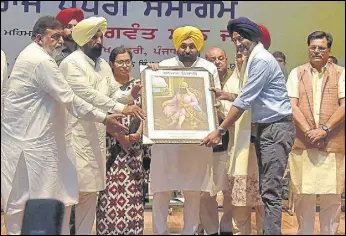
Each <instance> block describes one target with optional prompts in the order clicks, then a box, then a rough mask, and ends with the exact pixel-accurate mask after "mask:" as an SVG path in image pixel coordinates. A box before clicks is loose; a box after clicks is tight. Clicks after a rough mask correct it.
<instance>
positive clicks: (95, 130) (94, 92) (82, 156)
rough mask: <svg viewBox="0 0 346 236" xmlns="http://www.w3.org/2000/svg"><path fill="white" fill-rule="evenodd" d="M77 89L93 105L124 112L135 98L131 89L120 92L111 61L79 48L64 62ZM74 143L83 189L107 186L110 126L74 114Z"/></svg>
mask: <svg viewBox="0 0 346 236" xmlns="http://www.w3.org/2000/svg"><path fill="white" fill-rule="evenodd" d="M59 68H60V70H61V72H62V74H63V75H64V76H65V79H66V81H67V82H68V83H69V85H70V86H71V88H72V89H73V91H74V93H76V95H78V96H79V97H80V98H82V99H84V100H85V101H86V102H88V103H90V104H92V105H93V106H95V107H97V108H99V109H101V110H103V111H104V112H107V111H115V112H121V111H122V110H123V109H124V107H125V105H124V104H121V103H119V102H118V101H117V100H121V102H123V103H125V104H126V103H130V102H132V101H133V98H132V97H131V94H130V93H128V92H127V93H120V94H119V84H117V83H116V82H115V79H114V77H113V73H112V70H111V68H110V66H109V65H108V63H107V62H106V61H105V60H104V59H102V58H99V59H98V60H97V61H96V63H95V62H94V61H93V60H92V59H90V58H89V57H88V56H87V55H85V53H84V52H82V51H81V50H77V51H75V52H73V53H72V54H70V55H69V56H67V57H66V58H65V59H64V60H63V61H62V62H61V64H60V67H59ZM71 126H72V134H73V135H72V140H73V142H72V144H73V149H74V151H75V152H76V157H77V159H76V160H77V171H78V183H79V191H80V192H93V191H102V190H104V188H105V187H106V128H105V126H104V125H102V124H98V123H95V122H93V121H85V120H79V119H76V118H73V117H72V118H71Z"/></svg>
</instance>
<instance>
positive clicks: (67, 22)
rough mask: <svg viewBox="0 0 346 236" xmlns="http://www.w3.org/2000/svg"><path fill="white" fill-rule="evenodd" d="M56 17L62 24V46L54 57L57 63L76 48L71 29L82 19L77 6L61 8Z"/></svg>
mask: <svg viewBox="0 0 346 236" xmlns="http://www.w3.org/2000/svg"><path fill="white" fill-rule="evenodd" d="M56 19H57V20H58V21H60V23H61V24H63V25H64V36H63V37H64V45H63V46H62V50H61V53H60V54H59V55H57V56H56V57H55V61H56V63H57V64H58V65H60V63H61V62H62V60H63V59H64V58H66V57H67V56H68V55H70V54H71V53H72V52H74V51H76V50H77V44H76V42H75V41H74V40H73V38H72V30H73V28H74V27H75V26H76V25H77V23H78V22H80V21H81V20H83V19H84V14H83V11H82V10H81V9H79V8H67V9H64V10H61V11H60V12H59V13H58V14H57V15H56Z"/></svg>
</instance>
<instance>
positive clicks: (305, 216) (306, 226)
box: [294, 194, 341, 235]
mask: <svg viewBox="0 0 346 236" xmlns="http://www.w3.org/2000/svg"><path fill="white" fill-rule="evenodd" d="M294 206H295V212H296V215H297V220H298V232H297V234H310V235H312V234H314V226H315V215H316V195H315V194H298V195H297V196H295V199H294ZM340 215H341V195H340V194H321V195H320V214H319V218H320V234H321V235H335V234H336V233H337V232H338V229H339V224H340Z"/></svg>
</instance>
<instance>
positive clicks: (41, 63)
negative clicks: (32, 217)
mask: <svg viewBox="0 0 346 236" xmlns="http://www.w3.org/2000/svg"><path fill="white" fill-rule="evenodd" d="M226 27H227V30H228V32H229V34H230V36H231V39H232V41H233V43H230V45H229V47H235V50H236V54H235V55H232V57H228V56H227V55H226V53H225V51H224V50H223V49H221V48H219V47H213V48H209V49H207V50H205V51H206V53H205V59H204V58H202V57H201V55H202V53H203V49H204V37H203V34H202V32H201V31H200V30H199V29H198V28H196V27H193V26H183V27H179V28H177V29H175V31H174V33H173V37H172V41H173V45H174V47H175V49H176V50H177V56H175V57H173V58H170V59H167V60H163V61H161V62H160V63H159V64H149V65H148V66H149V67H150V68H151V69H153V70H157V69H159V68H160V67H161V66H165V67H177V66H178V67H203V68H204V69H206V70H207V71H209V72H210V73H211V74H212V77H213V80H214V85H215V87H213V88H210V90H211V91H212V92H214V93H215V94H216V97H217V101H218V102H217V110H218V118H219V121H220V126H219V127H217V129H216V130H214V131H213V132H211V133H210V134H209V135H208V136H207V137H205V138H204V139H203V140H201V143H200V145H193V144H155V145H153V147H152V153H151V167H150V174H151V191H152V193H153V209H152V210H153V212H152V218H153V219H152V222H153V231H154V234H169V229H168V225H167V217H168V208H169V201H170V191H172V190H182V191H183V194H184V198H185V202H184V229H183V234H187V235H192V234H195V233H196V232H197V230H198V228H199V226H200V227H202V228H203V229H204V230H205V231H206V233H207V234H223V235H229V234H251V212H252V208H253V207H254V208H255V211H256V219H257V221H256V229H257V234H281V220H282V217H281V216H282V188H283V182H282V180H283V177H284V174H285V171H286V168H287V165H288V164H289V169H290V177H291V191H293V193H294V199H293V201H294V203H295V208H296V210H295V211H296V215H297V220H298V233H299V234H313V233H314V223H315V208H316V205H315V204H316V194H319V195H320V229H321V234H336V233H337V231H338V227H339V221H340V212H341V193H342V192H343V191H344V187H345V175H344V174H345V169H344V166H345V165H344V164H345V148H344V146H345V136H344V125H345V120H344V119H345V70H344V68H343V67H341V66H338V65H336V64H334V63H332V62H328V57H329V54H330V51H331V48H332V43H333V38H332V36H331V35H330V34H328V33H326V32H323V31H315V32H312V33H311V34H310V35H309V36H308V38H307V51H308V54H309V61H308V62H307V63H306V64H304V65H301V66H298V67H297V68H295V69H293V70H292V71H291V73H290V74H289V76H288V80H287V83H286V79H287V78H286V77H285V74H284V72H283V70H282V66H280V64H279V63H278V62H277V60H276V59H275V57H274V56H273V55H272V54H271V53H269V52H268V48H269V46H270V43H269V45H268V32H267V31H265V30H263V28H265V27H263V26H259V25H258V24H256V23H255V22H253V21H251V20H250V19H248V18H246V17H240V18H237V19H234V20H231V21H229V23H228V24H227V26H226ZM106 30H107V21H106V19H105V18H103V17H90V18H87V19H84V16H83V12H82V11H81V10H79V9H73V8H71V9H66V10H63V11H62V12H60V13H59V14H58V15H57V16H56V17H53V16H44V17H41V18H39V19H38V21H37V22H36V23H35V25H34V27H33V35H32V40H33V42H32V43H31V44H29V45H28V46H27V47H26V48H25V49H24V50H23V51H22V52H21V53H20V55H19V56H18V58H17V60H16V62H15V65H14V67H13V70H12V72H11V75H10V76H9V78H8V79H7V75H6V70H5V68H3V56H4V54H3V52H2V56H1V57H2V59H1V62H2V66H1V195H2V198H3V200H4V211H5V223H6V229H7V233H8V234H19V233H20V230H21V225H22V218H23V212H24V206H25V203H26V201H27V200H28V199H31V198H55V199H58V200H60V201H62V202H63V203H64V204H65V206H66V208H65V216H64V222H63V227H62V234H69V233H70V229H69V220H70V213H71V207H72V206H73V205H74V207H75V222H74V224H75V227H76V234H90V233H91V230H92V226H93V223H94V219H95V211H96V200H97V192H98V191H102V190H103V189H104V188H105V176H106V171H105V167H106V157H105V135H106V131H107V132H108V133H117V132H118V133H127V132H128V128H127V127H126V126H124V125H123V124H121V123H120V122H119V117H122V116H124V115H130V116H135V117H137V118H138V119H140V120H144V119H145V118H146V115H145V113H144V111H143V110H142V109H141V108H140V107H138V106H136V105H130V104H131V102H132V101H133V100H134V99H136V98H137V97H138V92H139V89H140V86H137V87H135V88H134V89H133V91H131V92H122V93H120V95H119V93H116V91H117V90H118V89H119V87H118V86H117V85H116V84H115V83H114V78H113V74H112V69H111V67H110V66H109V64H108V63H107V62H106V61H104V60H103V59H100V56H101V53H102V42H103V35H104V33H105V32H106ZM269 39H270V37H269ZM5 50H6V49H5ZM70 54H71V55H70ZM233 61H234V62H235V63H234V64H235V67H234V68H232V69H228V66H229V62H233ZM220 142H221V143H222V145H221V146H220V145H218V144H219V143H220ZM114 181H116V180H114ZM219 191H222V192H223V196H224V199H223V211H224V212H223V216H222V218H221V221H220V222H219V217H218V204H217V202H216V195H217V193H218V192H219Z"/></svg>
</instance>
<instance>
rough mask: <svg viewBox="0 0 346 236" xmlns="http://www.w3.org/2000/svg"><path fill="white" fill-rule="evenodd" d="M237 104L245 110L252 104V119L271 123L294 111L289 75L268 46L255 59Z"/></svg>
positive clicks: (236, 101) (257, 121)
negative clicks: (287, 85) (283, 70)
mask: <svg viewBox="0 0 346 236" xmlns="http://www.w3.org/2000/svg"><path fill="white" fill-rule="evenodd" d="M233 106H235V107H237V108H241V109H243V110H248V109H249V108H250V107H251V109H252V110H251V114H252V117H251V118H252V123H271V122H275V121H278V120H280V119H282V118H284V117H285V116H288V115H292V107H291V103H290V99H289V97H288V94H287V88H286V79H285V76H284V74H283V73H282V71H281V68H280V66H279V63H278V62H277V61H276V60H275V58H274V57H273V56H272V55H271V54H270V53H269V52H268V51H267V50H265V49H263V50H262V51H260V52H258V54H257V55H256V57H255V58H254V59H253V60H252V62H251V64H250V66H249V72H248V79H247V81H246V83H245V85H244V87H243V88H242V90H241V93H240V95H239V96H238V97H237V99H235V100H234V102H233Z"/></svg>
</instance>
